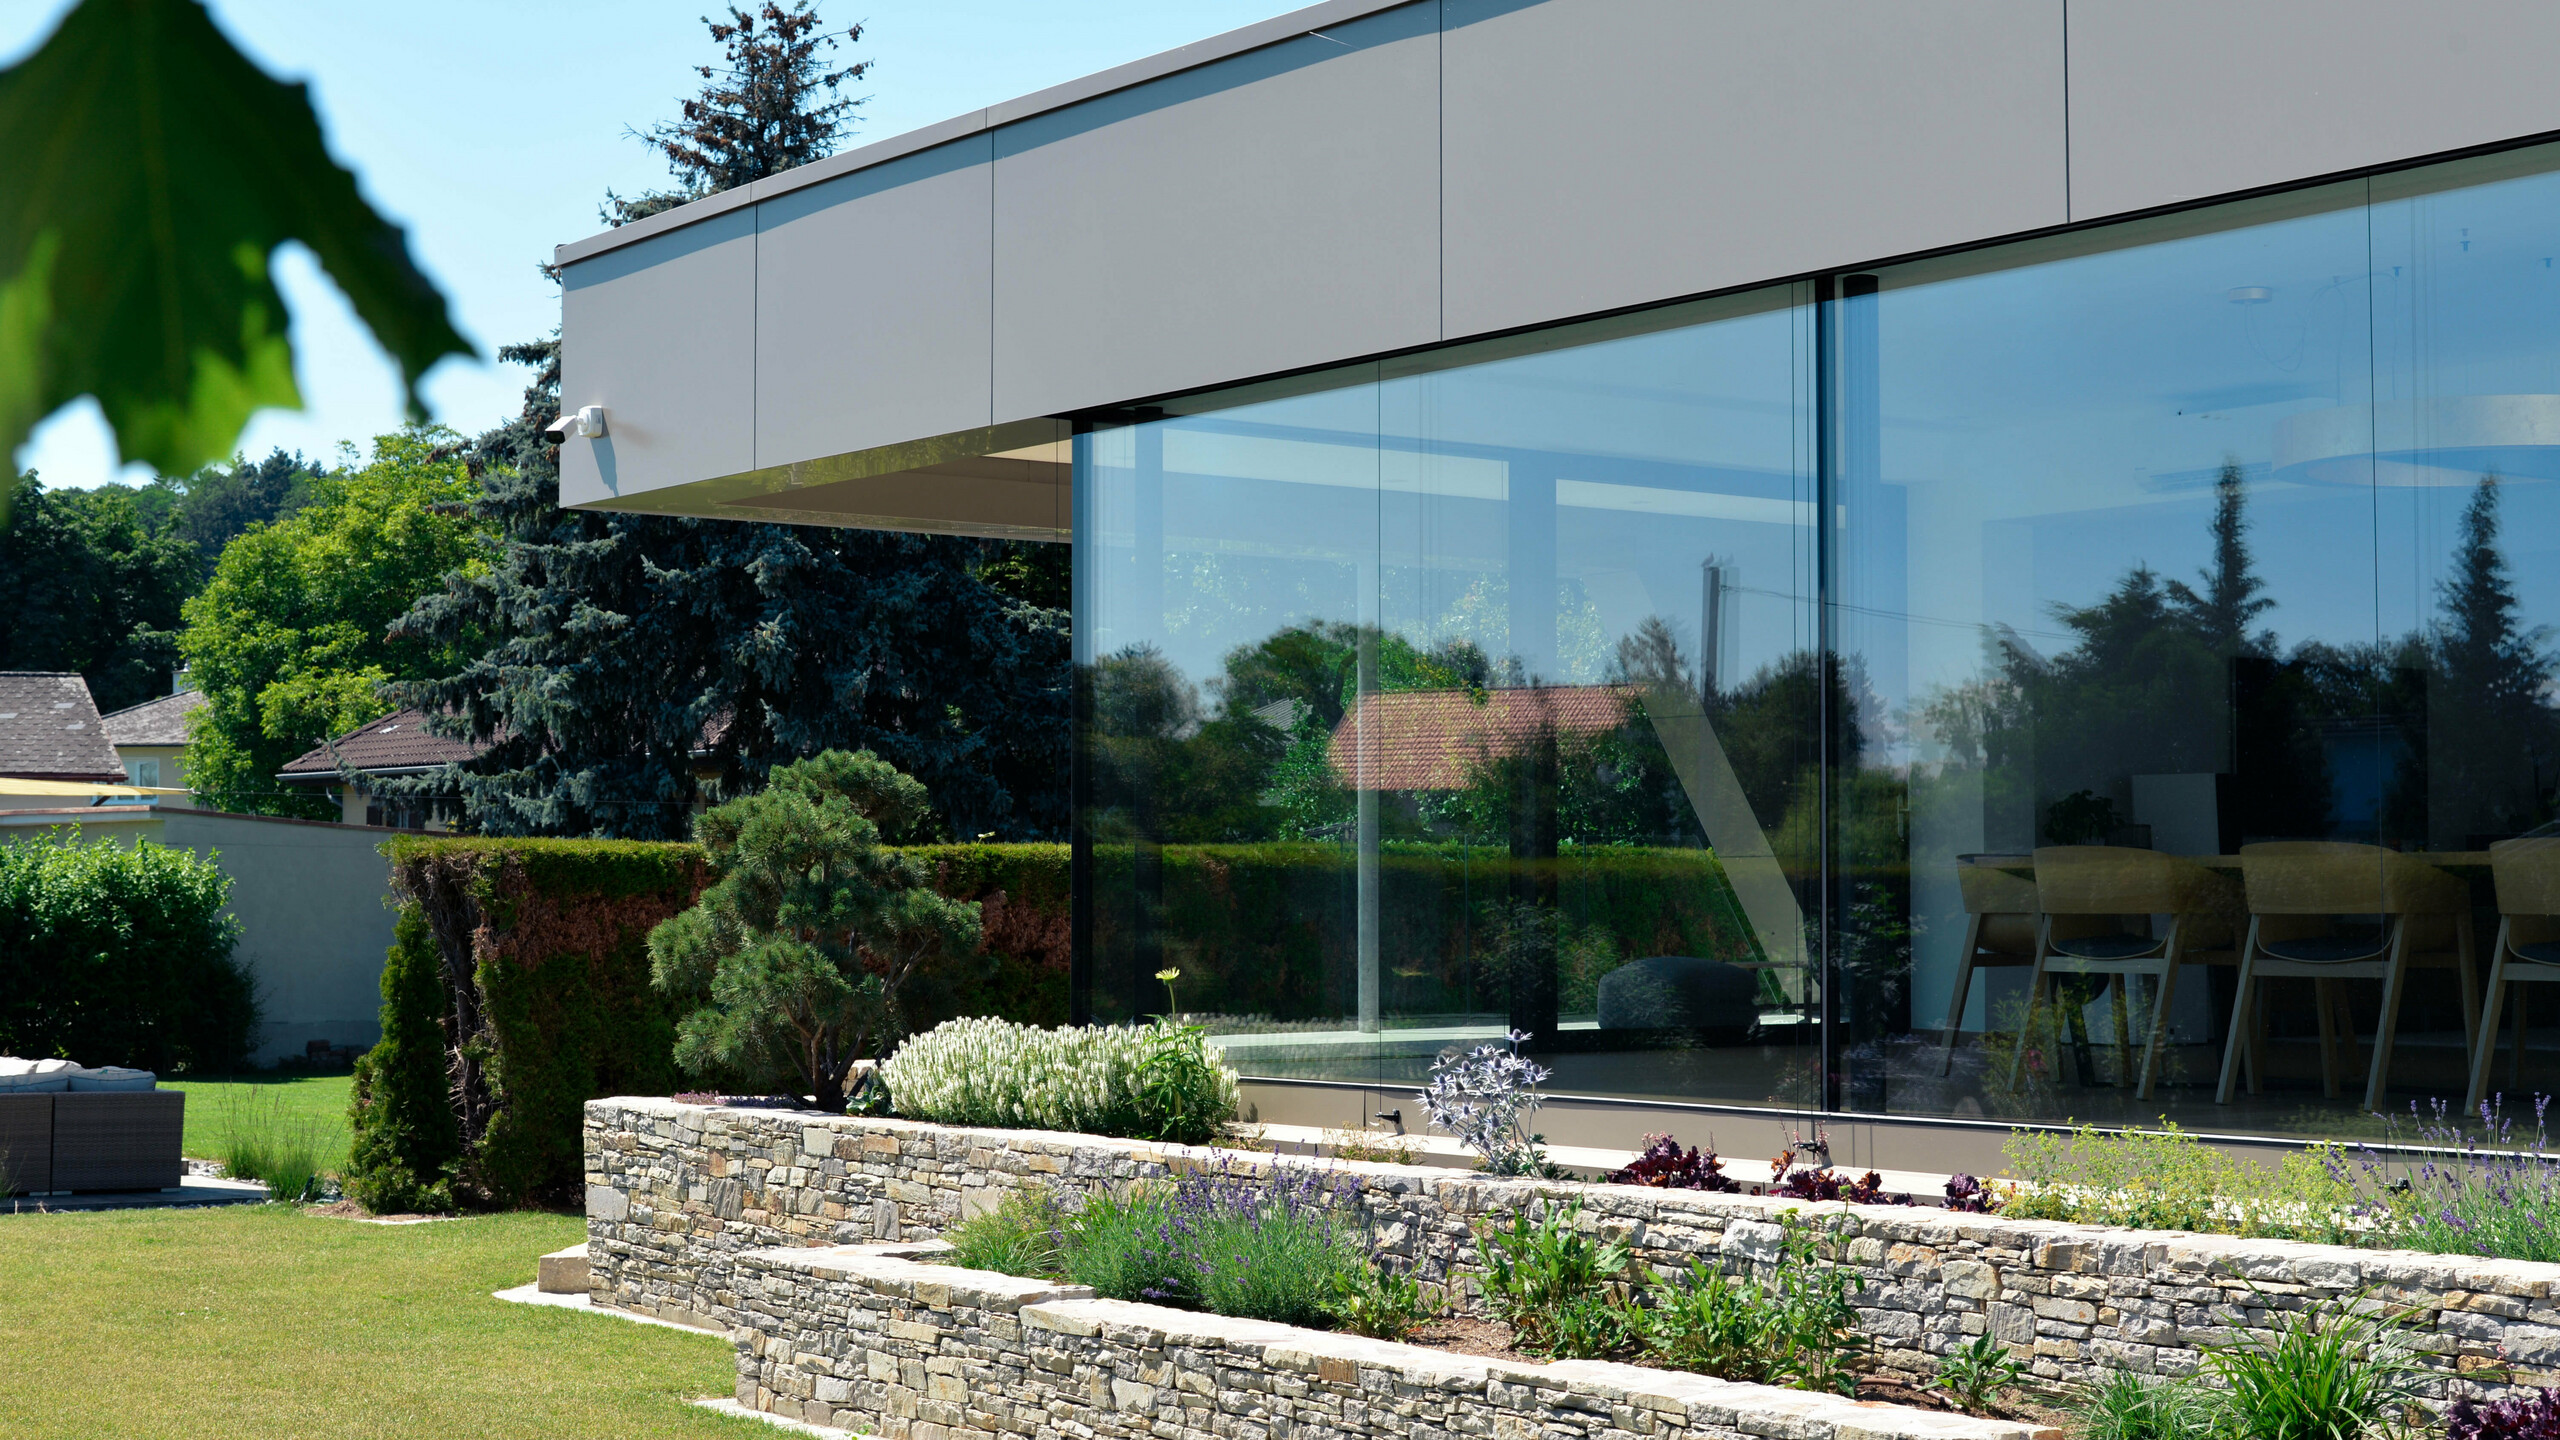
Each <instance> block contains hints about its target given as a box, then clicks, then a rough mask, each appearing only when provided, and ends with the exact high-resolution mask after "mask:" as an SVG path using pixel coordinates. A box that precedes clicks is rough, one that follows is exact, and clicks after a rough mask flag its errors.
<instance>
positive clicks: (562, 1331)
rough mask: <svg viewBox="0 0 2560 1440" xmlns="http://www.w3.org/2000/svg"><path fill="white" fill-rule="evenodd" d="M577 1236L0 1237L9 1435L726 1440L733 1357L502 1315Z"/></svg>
mask: <svg viewBox="0 0 2560 1440" xmlns="http://www.w3.org/2000/svg"><path fill="white" fill-rule="evenodd" d="M581 1230H582V1227H581V1225H580V1222H579V1221H578V1220H577V1219H576V1218H574V1217H568V1216H559V1215H526V1214H518V1215H494V1216H482V1217H476V1218H472V1219H467V1220H451V1221H440V1222H437V1223H435V1224H429V1225H409V1226H396V1227H395V1226H380V1225H360V1224H354V1223H351V1222H349V1221H344V1220H331V1219H324V1218H321V1217H319V1216H314V1215H307V1214H304V1213H302V1212H300V1211H298V1210H295V1209H293V1208H291V1207H287V1206H281V1205H258V1206H238V1207H231V1208H224V1209H218V1210H194V1211H186V1210H143V1211H123V1212H109V1213H105V1214H85V1215H19V1216H0V1296H5V1297H7V1298H6V1300H5V1302H0V1357H5V1358H0V1435H7V1436H10V1437H12V1440H91V1437H96V1436H105V1435H113V1436H120V1437H130V1440H150V1437H158V1436H168V1437H185V1440H202V1437H204V1436H208V1435H214V1436H220V1435H255V1436H258V1437H260V1440H285V1437H301V1436H310V1437H315V1440H316V1437H331V1440H337V1437H412V1436H414V1437H418V1440H459V1437H484V1436H486V1437H512V1436H523V1437H537V1436H538V1437H544V1440H550V1437H556V1436H566V1435H611V1436H614V1437H617V1440H648V1437H656V1436H731V1437H758V1440H771V1437H772V1435H773V1434H774V1432H773V1430H772V1429H771V1428H770V1427H768V1426H764V1425H760V1424H757V1423H755V1422H753V1421H748V1420H739V1419H734V1418H730V1417H724V1416H720V1415H715V1414H712V1413H710V1412H708V1411H704V1410H702V1409H700V1408H698V1407H695V1406H692V1405H688V1404H686V1403H685V1402H686V1401H687V1400H688V1399H691V1398H693V1397H696V1396H702V1395H725V1394H728V1393H730V1390H731V1388H732V1386H733V1385H734V1384H735V1382H736V1374H737V1372H736V1362H735V1360H734V1359H733V1352H732V1351H731V1350H730V1348H729V1344H728V1342H727V1341H725V1340H723V1339H721V1338H719V1337H717V1336H713V1335H689V1334H685V1333H683V1332H680V1331H675V1330H666V1329H660V1328H657V1327H655V1326H645V1325H634V1324H631V1323H629V1322H627V1321H623V1320H616V1319H612V1318H609V1317H605V1316H600V1315H585V1314H578V1313H576V1312H573V1311H563V1310H548V1309H539V1308H536V1307H533V1306H529V1305H509V1304H506V1303H504V1302H502V1301H498V1300H493V1299H491V1298H490V1294H489V1292H491V1291H493V1290H500V1289H504V1288H507V1287H509V1286H513V1285H521V1284H524V1283H526V1282H528V1281H530V1280H531V1279H532V1278H533V1269H534V1259H535V1257H536V1256H538V1255H541V1254H543V1253H544V1252H546V1251H551V1250H557V1249H560V1248H561V1247H563V1246H565V1245H573V1244H576V1243H577V1241H578V1239H579V1238H580V1234H581Z"/></svg>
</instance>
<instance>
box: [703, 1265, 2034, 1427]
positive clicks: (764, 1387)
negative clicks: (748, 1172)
mask: <svg viewBox="0 0 2560 1440" xmlns="http://www.w3.org/2000/svg"><path fill="white" fill-rule="evenodd" d="M936 1248H939V1247H930V1246H921V1245H904V1246H901V1245H875V1246H850V1247H834V1248H826V1249H809V1248H796V1247H794V1248H779V1249H755V1250H745V1251H741V1252H739V1253H738V1254H737V1256H736V1257H735V1262H734V1263H735V1270H734V1273H735V1275H736V1276H737V1277H738V1280H739V1282H740V1283H739V1289H738V1292H737V1296H736V1298H737V1301H738V1303H737V1304H736V1305H735V1306H733V1307H723V1308H722V1311H721V1314H720V1318H721V1319H723V1320H724V1321H727V1322H728V1323H730V1324H731V1325H732V1326H733V1331H732V1333H733V1336H734V1337H735V1338H736V1340H737V1343H738V1399H739V1401H740V1403H742V1404H745V1405H748V1406H750V1407H752V1408H754V1409H757V1410H761V1411H765V1412H768V1413H773V1414H779V1415H783V1416H786V1417H788V1418H792V1419H798V1420H802V1421H806V1422H809V1423H813V1424H826V1425H837V1426H843V1427H846V1428H849V1429H853V1430H857V1431H859V1432H861V1433H864V1434H871V1435H879V1436H884V1437H886V1440H947V1437H948V1436H950V1435H952V1434H954V1433H989V1434H992V1433H1010V1434H1023V1435H1028V1434H1034V1433H1054V1432H1068V1433H1077V1434H1087V1435H1092V1436H1098V1437H1110V1440H1139V1437H1148V1436H1155V1435H1162V1434H1166V1433H1173V1432H1174V1431H1176V1430H1178V1431H1179V1432H1182V1433H1190V1434H1212V1433H1218V1434H1257V1433H1258V1434H1275V1435H1276V1434H1285V1433H1290V1432H1292V1431H1296V1430H1299V1429H1301V1428H1302V1427H1311V1428H1312V1429H1314V1430H1315V1431H1318V1432H1321V1433H1327V1434H1333V1435H1338V1436H1343V1437H1362V1440H1365V1437H1377V1440H1389V1437H1393V1440H1405V1437H1408V1436H1412V1435H1428V1434H1441V1435H1464V1434H1478V1435H1494V1436H1535V1435H1553V1434H1574V1435H1581V1436H1587V1437H1591V1440H1618V1437H1627V1440H1632V1437H1636V1436H1650V1437H1666V1440H1667V1437H1696V1440H1746V1437H1758V1436H1767V1435H1773V1434H1777V1435H1788V1436H1797V1437H1802V1440H1901V1437H1911V1440H1936V1437H1943V1440H2059V1436H2060V1432H2059V1431H2058V1430H2054V1429H2052V1428H2049V1427H2043V1426H2037V1425H2031V1424H2024V1423H2019V1422H2016V1421H2004V1420H1985V1419H1976V1418H1973V1417H1969V1416H1962V1415H1953V1414H1947V1413H1943V1412H1936V1411H1929V1410H1921V1409H1915V1408H1909V1407H1904V1406H1895V1405H1884V1404H1878V1403H1874V1402H1870V1401H1858V1400H1851V1399H1846V1398H1844V1397H1841V1396H1837V1395H1821V1394H1811V1393H1807V1392H1804V1391H1798V1390H1781V1389H1775V1388H1772V1387H1770V1386H1765V1385H1750V1384H1742V1383H1738V1382H1734V1381H1727V1380H1714V1379H1709V1378H1706V1377H1704V1376H1698V1375H1687V1374H1681V1373H1677V1372H1672V1371H1663V1370H1651V1369H1645V1368H1642V1367H1638V1366H1633V1365H1621V1364H1613V1363H1610V1362H1606V1361H1588V1360H1584V1361H1557V1362H1553V1363H1544V1364H1542V1363H1536V1362H1527V1361H1517V1360H1507V1359H1497V1358H1488V1357H1479V1356H1471V1355H1463V1354H1458V1353H1454V1352H1451V1351H1447V1350H1436V1349H1431V1348H1427V1347H1424V1346H1418V1345H1409V1344H1396V1343H1391V1342H1387V1341H1380V1340H1366V1339H1361V1338H1358V1337H1355V1336H1349V1335H1339V1334H1331V1333H1326V1332H1323V1331H1315V1330H1303V1329H1298V1328H1295V1327H1292V1326H1286V1325H1277V1324H1272V1323H1270V1322H1267V1321H1256V1320H1238V1319H1230V1318H1227V1317H1224V1316H1218V1315H1204V1314H1199V1313H1197V1312H1193V1311H1185V1310H1174V1309H1168V1308H1166V1307H1163V1306H1158V1305H1145V1304H1135V1303H1131V1302H1128V1301H1119V1300H1098V1299H1094V1298H1092V1296H1091V1292H1090V1291H1088V1290H1086V1289H1085V1288H1083V1287H1081V1286H1074V1285H1062V1284H1058V1283H1056V1282H1051V1281H1041V1280H1024V1279H1020V1278H1017V1277H1014V1276H1010V1275H999V1274H995V1273H992V1272H988V1271H979V1270H963V1269H958V1268H954V1267H951V1266H945V1265H934V1264H929V1263H923V1259H922V1257H923V1256H925V1255H929V1254H930V1253H931V1252H932V1250H933V1249H936Z"/></svg>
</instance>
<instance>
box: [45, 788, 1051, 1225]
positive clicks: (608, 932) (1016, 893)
mask: <svg viewBox="0 0 2560 1440" xmlns="http://www.w3.org/2000/svg"><path fill="white" fill-rule="evenodd" d="M384 851H385V853H386V854H387V855H389V856H390V858H391V862H392V872H393V888H394V889H395V890H396V891H397V892H398V893H399V894H400V895H401V896H402V897H404V903H403V906H402V922H401V928H400V931H399V934H398V936H396V937H395V939H394V942H393V945H392V950H391V955H390V959H389V963H388V964H387V965H386V967H385V971H384V975H383V1040H382V1043H381V1044H380V1045H378V1046H376V1047H375V1048H374V1050H373V1052H372V1053H371V1054H369V1055H367V1056H366V1057H365V1058H364V1059H363V1060H362V1061H360V1062H359V1063H358V1066H357V1076H356V1087H355V1096H354V1100H353V1104H352V1109H351V1117H352V1120H353V1124H354V1129H355V1146H354V1154H353V1157H352V1159H351V1161H350V1164H349V1173H348V1175H347V1176H346V1181H347V1188H348V1193H349V1194H351V1195H354V1196H355V1197H356V1198H357V1199H358V1200H360V1201H362V1202H363V1203H364V1204H366V1205H367V1206H368V1207H370V1208H373V1209H376V1210H409V1209H419V1210H440V1209H446V1208H450V1206H451V1205H452V1204H453V1203H454V1202H456V1201H469V1202H471V1203H475V1204H498V1205H512V1204H522V1203H526V1202H528V1201H534V1200H546V1199H547V1200H564V1201H565V1200H568V1199H570V1198H572V1197H573V1196H574V1195H575V1193H576V1190H577V1187H578V1185H579V1183H580V1178H579V1177H580V1173H581V1170H582V1163H581V1159H580V1149H581V1145H582V1143H583V1142H582V1140H581V1125H582V1123H583V1118H584V1117H583V1115H582V1113H581V1107H582V1106H583V1105H584V1104H585V1102H586V1101H588V1100H592V1099H596V1098H599V1097H601V1096H606V1095H629V1094H640V1095H664V1094H669V1093H672V1092H673V1091H674V1090H676V1089H679V1088H707V1089H724V1090H728V1091H730V1092H732V1093H739V1092H759V1093H761V1092H766V1091H770V1090H772V1089H775V1088H778V1084H777V1081H776V1078H775V1077H774V1076H772V1075H770V1074H757V1073H750V1072H748V1071H747V1070H745V1069H743V1068H740V1069H729V1070H724V1071H720V1072H717V1073H711V1074H702V1073H687V1072H684V1071H681V1070H680V1069H679V1068H678V1067H677V1066H676V1064H675V1061H674V1055H673V1050H674V1043H675V1021H676V1016H678V1015H679V1014H682V1013H683V1012H684V1011H685V1010H688V1009H691V1008H693V1007H694V1006H695V1005H698V1004H699V1003H700V1000H701V997H699V996H684V997H671V996H667V995H662V994H660V993H659V992H657V991H656V990H654V989H653V988H652V987H651V985H650V982H649V957H648V949H647V936H648V933H649V930H650V927H652V926H654V925H656V924H657V923H658V922H659V921H661V920H664V919H666V918H667V917H668V916H670V915H673V914H675V913H676V912H678V911H680V910H682V909H684V908H685V907H686V906H689V905H691V904H692V903H693V902H694V899H695V897H696V896H697V895H699V894H700V893H701V889H702V883H703V878H704V876H703V869H702V855H701V852H700V851H698V850H696V849H695V848H694V847H692V846H691V845H675V844H653V843H644V842H639V841H621V840H526V839H494V838H478V837H462V836H429V835H404V836H401V837H399V838H397V839H394V840H393V841H392V842H391V843H390V844H388V845H387V846H385V847H384ZM905 853H906V854H908V855H909V856H911V857H912V858H914V859H915V860H917V861H918V863H920V864H922V865H924V866H926V867H927V868H928V870H929V871H930V872H931V873H932V874H933V875H934V877H935V883H936V886H937V888H939V889H940V890H941V891H942V893H944V894H946V895H950V896H952V897H953V898H957V899H971V900H978V901H981V902H982V903H983V904H984V905H985V906H986V907H987V912H988V921H987V934H988V944H989V946H990V954H992V955H994V956H995V959H996V964H995V966H994V974H993V976H992V977H987V976H984V975H983V974H982V973H981V972H983V971H985V969H986V968H987V967H986V966H985V965H984V964H983V963H980V962H978V961H975V960H973V961H972V962H971V964H970V965H967V966H960V967H954V968H955V969H957V970H962V971H968V972H970V973H969V975H967V976H955V975H953V974H951V973H948V972H946V971H944V970H928V971H927V972H925V973H924V974H922V975H920V976H919V977H918V986H917V988H918V993H919V994H920V995H921V996H922V997H923V999H924V1001H925V1002H926V1003H925V1004H924V1006H923V1009H924V1010H925V1012H926V1013H933V1014H941V1013H945V1012H944V1011H942V1010H939V1009H936V1008H935V1007H948V1006H953V1005H963V1004H968V1003H976V1001H979V1000H985V999H988V998H990V997H992V998H993V999H995V1000H998V1001H1004V1000H1006V997H1008V996H1014V995H1020V996H1027V997H1029V1001H1028V1003H1033V1004H1035V1005H1038V1006H1050V1007H1051V1010H1053V1011H1054V1013H1055V1014H1056V1015H1057V1016H1058V1018H1061V1019H1063V1018H1064V1013H1065V999H1064V997H1065V994H1066V942H1065V936H1066V933H1067V927H1066V873H1067V859H1066V847H1064V846H1059V845H976V846H957V845H944V846H918V847H915V848H913V849H910V850H908V851H906V852H905ZM403 937H405V938H403ZM997 946H1012V947H1015V948H1014V949H1012V950H997V949H995V948H994V947H997ZM6 963H7V962H6V957H5V956H0V965H5V964H6ZM1008 986H1009V987H1011V988H1010V989H1004V988H1001V987H1008ZM1052 1001H1054V1005H1052ZM0 1003H4V1002H0ZM1051 1010H1042V1011H1039V1012H1037V1013H1041V1014H1047V1013H1051Z"/></svg>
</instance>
